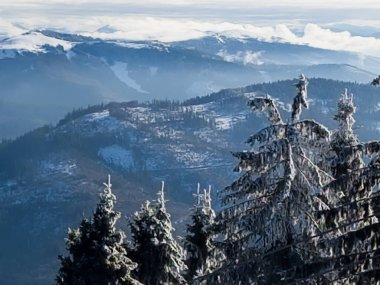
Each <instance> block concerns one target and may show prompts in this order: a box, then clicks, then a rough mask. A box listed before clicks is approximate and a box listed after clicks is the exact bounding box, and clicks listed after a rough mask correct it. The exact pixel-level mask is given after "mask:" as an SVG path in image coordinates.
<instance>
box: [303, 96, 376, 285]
mask: <svg viewBox="0 0 380 285" xmlns="http://www.w3.org/2000/svg"><path fill="white" fill-rule="evenodd" d="M354 113H355V106H354V103H353V95H352V94H351V95H349V94H348V93H347V90H346V91H345V93H344V94H342V96H341V98H340V100H339V102H338V112H337V114H336V115H335V117H334V119H335V120H336V121H337V122H338V124H339V129H338V130H336V131H335V132H334V134H333V137H332V141H331V147H330V156H331V170H330V171H331V173H332V175H333V176H334V178H335V179H334V180H333V181H331V183H329V184H327V185H326V186H325V187H324V190H323V192H322V193H321V199H323V200H324V201H325V202H326V204H327V205H328V207H327V208H326V209H324V210H322V211H318V213H317V219H318V222H319V226H320V229H321V231H322V234H321V235H320V239H319V240H318V251H319V256H320V258H319V263H320V264H323V263H324V264H325V265H324V267H323V270H320V272H318V273H317V274H314V275H313V276H312V278H309V281H310V280H314V281H315V282H319V283H323V284H379V283H380V272H379V270H380V263H379V261H380V256H379V253H380V252H379V250H378V247H377V245H378V244H379V242H380V226H379V223H378V219H377V217H376V216H378V215H379V212H377V213H376V212H375V211H374V207H373V201H374V199H375V198H376V196H378V194H374V193H373V188H374V186H376V185H378V183H379V181H380V164H379V156H378V154H379V151H380V142H378V141H372V142H369V143H362V142H360V141H359V139H358V138H357V136H356V135H355V133H354V131H353V125H354V123H355V120H354V117H353V114H354ZM365 156H369V157H371V156H374V158H373V159H372V160H368V159H367V161H369V162H368V163H366V162H365V161H366V160H365Z"/></svg>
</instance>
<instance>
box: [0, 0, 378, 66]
mask: <svg viewBox="0 0 380 285" xmlns="http://www.w3.org/2000/svg"><path fill="white" fill-rule="evenodd" d="M83 1H84V0H83ZM112 1H113V2H118V1H117V0H116V1H115V0H112ZM222 1H224V0H222ZM12 2H15V3H16V4H17V3H20V1H12ZM23 2H30V3H36V2H35V1H23ZM42 2H44V1H41V3H42ZM55 2H60V1H58V0H57V1H55ZM123 2H125V1H123ZM127 2H131V1H127ZM150 2H155V3H156V2H160V1H159V0H150ZM161 2H165V3H167V2H169V1H161ZM182 2H184V3H185V2H189V1H182ZM204 2H207V1H204ZM208 2H209V1H208ZM272 2H273V1H272ZM1 3H3V2H1ZM65 3H66V1H65ZM101 14H104V15H100V16H99V15H92V14H91V13H90V14H74V13H72V14H70V13H69V14H67V13H63V14H62V15H60V14H53V15H33V14H32V15H29V14H28V13H26V12H25V14H23V13H17V14H15V15H13V14H11V16H7V17H2V18H1V19H0V39H1V38H4V37H9V36H16V35H19V34H21V33H24V32H26V31H28V30H31V29H54V30H58V31H63V32H70V33H79V34H84V35H88V36H93V37H99V38H105V39H123V40H125V39H129V40H146V39H148V40H160V41H164V42H170V41H177V40H186V39H192V38H200V37H203V36H205V35H208V34H210V33H220V34H225V35H227V36H234V37H240V38H244V37H254V38H258V39H260V40H264V41H280V42H289V43H293V44H306V45H309V46H312V47H317V48H325V49H331V50H345V51H353V52H360V53H364V54H367V55H373V56H379V57H380V39H378V38H374V37H363V36H353V35H351V34H350V33H349V32H334V31H332V30H330V29H327V28H322V27H321V26H320V25H316V24H310V23H309V24H306V25H304V26H303V27H302V28H301V32H297V33H296V32H294V29H293V26H291V25H285V24H277V25H255V24H252V23H247V22H245V23H239V22H238V21H235V22H232V21H223V20H209V19H206V20H199V19H192V18H185V17H174V16H173V17H170V18H169V17H154V16H147V15H130V14H120V15H119V14H116V15H113V14H110V15H107V14H106V13H101ZM0 15H5V14H4V13H3V12H0ZM365 23H366V24H368V23H370V20H368V21H367V22H365ZM374 23H376V24H378V23H379V22H374ZM105 26H106V27H107V29H101V28H102V27H105ZM242 56H243V57H244V55H240V57H242ZM246 58H248V57H246ZM252 60H254V58H252Z"/></svg>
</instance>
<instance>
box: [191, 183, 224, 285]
mask: <svg viewBox="0 0 380 285" xmlns="http://www.w3.org/2000/svg"><path fill="white" fill-rule="evenodd" d="M199 190H200V185H199V184H198V189H197V194H196V195H195V197H196V199H197V201H196V204H195V205H194V206H193V208H192V209H191V222H190V223H189V224H188V225H187V227H186V236H185V238H184V248H185V253H186V254H185V255H186V258H185V264H186V265H187V268H188V269H187V271H186V274H185V277H186V279H187V280H188V281H189V282H191V281H192V280H193V279H194V277H199V276H203V275H205V274H208V273H210V272H211V271H212V270H213V269H214V268H216V267H217V262H218V259H219V258H220V256H218V255H220V254H218V251H217V250H216V249H215V246H214V244H213V243H214V240H215V233H214V228H213V226H214V219H215V212H214V210H213V209H212V206H211V188H209V189H208V191H206V190H204V192H203V194H201V193H200V192H199Z"/></svg>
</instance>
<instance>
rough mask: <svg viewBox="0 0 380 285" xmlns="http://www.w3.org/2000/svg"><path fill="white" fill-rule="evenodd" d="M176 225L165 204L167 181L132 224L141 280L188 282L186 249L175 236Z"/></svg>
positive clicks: (147, 283) (147, 284) (148, 282)
mask: <svg viewBox="0 0 380 285" xmlns="http://www.w3.org/2000/svg"><path fill="white" fill-rule="evenodd" d="M173 231H174V228H173V226H172V223H171V220H170V214H169V213H168V212H167V210H166V207H165V198H164V183H162V189H161V191H160V192H159V193H158V199H157V200H156V201H154V202H153V203H150V202H149V201H146V203H145V204H143V205H142V207H141V209H140V210H139V211H138V212H136V213H135V214H134V217H133V221H132V223H131V232H132V241H133V246H134V249H133V251H134V252H133V257H134V260H135V261H136V262H137V263H138V268H137V271H136V276H137V279H139V280H140V282H142V283H143V284H145V285H164V284H165V285H169V284H185V283H186V281H185V279H184V277H183V276H182V272H183V270H185V269H186V266H185V264H184V262H183V257H184V255H183V249H182V248H181V247H180V245H179V244H178V243H177V242H176V241H175V239H174V238H173V235H172V233H173Z"/></svg>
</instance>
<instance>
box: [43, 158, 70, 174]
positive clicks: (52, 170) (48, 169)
mask: <svg viewBox="0 0 380 285" xmlns="http://www.w3.org/2000/svg"><path fill="white" fill-rule="evenodd" d="M75 169H77V165H76V163H75V162H74V161H72V160H63V161H59V160H57V161H54V160H44V161H42V162H41V164H40V170H41V174H42V176H47V175H51V174H56V173H61V174H67V175H73V174H74V171H75Z"/></svg>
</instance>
